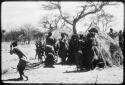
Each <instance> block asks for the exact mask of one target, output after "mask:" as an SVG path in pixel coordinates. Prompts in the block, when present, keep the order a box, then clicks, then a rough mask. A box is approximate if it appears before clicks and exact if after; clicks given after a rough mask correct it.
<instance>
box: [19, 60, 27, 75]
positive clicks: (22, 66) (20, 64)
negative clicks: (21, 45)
mask: <svg viewBox="0 0 125 85" xmlns="http://www.w3.org/2000/svg"><path fill="white" fill-rule="evenodd" d="M25 67H26V61H25V60H22V59H20V60H19V63H18V65H17V70H18V71H19V73H20V74H21V75H23V74H24V73H23V71H24V70H25Z"/></svg>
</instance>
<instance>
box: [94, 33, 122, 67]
mask: <svg viewBox="0 0 125 85" xmlns="http://www.w3.org/2000/svg"><path fill="white" fill-rule="evenodd" d="M95 40H96V41H97V42H98V45H97V49H98V54H96V56H97V57H98V58H102V59H103V62H104V65H105V66H113V65H116V66H119V65H122V64H123V54H122V51H121V48H120V47H119V45H118V44H117V42H116V41H115V40H113V39H112V38H111V37H110V36H108V35H107V34H106V33H104V32H101V31H98V33H96V36H95ZM95 53H96V52H95Z"/></svg>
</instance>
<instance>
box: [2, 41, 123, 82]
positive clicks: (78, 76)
mask: <svg viewBox="0 0 125 85" xmlns="http://www.w3.org/2000/svg"><path fill="white" fill-rule="evenodd" d="M9 45H10V43H5V42H4V43H2V49H1V50H2V51H1V55H2V56H1V58H2V60H1V61H2V63H1V67H2V75H1V78H2V80H3V81H2V82H3V83H82V84H84V83H85V84H86V83H99V84H100V83H105V84H121V83H123V66H120V67H115V66H113V67H112V68H109V67H107V68H105V69H102V70H100V69H94V70H92V71H88V72H76V66H74V65H72V66H69V65H54V67H55V68H44V67H43V65H42V64H41V65H39V66H37V67H36V68H34V69H30V70H25V74H26V75H27V76H28V77H29V80H28V81H25V80H23V81H12V80H11V81H10V80H8V79H14V78H18V77H19V74H18V72H17V70H16V69H15V68H16V66H17V64H18V57H17V56H16V55H10V54H9V49H10V48H9ZM18 47H19V48H20V49H21V50H22V51H23V52H24V54H25V55H26V56H27V57H28V61H29V62H38V60H35V59H34V56H35V45H34V44H33V43H32V44H30V45H19V46H18Z"/></svg>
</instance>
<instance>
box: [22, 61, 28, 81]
mask: <svg viewBox="0 0 125 85" xmlns="http://www.w3.org/2000/svg"><path fill="white" fill-rule="evenodd" d="M25 67H26V61H23V63H22V68H21V74H22V75H23V76H24V77H25V78H26V80H28V77H27V76H26V75H25V74H24V70H25Z"/></svg>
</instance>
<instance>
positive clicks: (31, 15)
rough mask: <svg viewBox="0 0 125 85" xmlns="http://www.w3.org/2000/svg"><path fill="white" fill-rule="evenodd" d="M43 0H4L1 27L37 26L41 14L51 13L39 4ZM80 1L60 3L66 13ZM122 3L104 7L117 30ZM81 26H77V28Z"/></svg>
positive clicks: (120, 22) (119, 23)
mask: <svg viewBox="0 0 125 85" xmlns="http://www.w3.org/2000/svg"><path fill="white" fill-rule="evenodd" d="M44 3H45V2H43V1H42V2H38V1H36V2H35V1H34V2H33V1H27V2H23V1H22V2H21V1H17V2H14V1H10V2H9V1H6V2H3V3H2V13H1V19H2V20H1V21H2V22H1V23H2V28H3V29H6V30H10V27H15V26H20V25H23V24H33V25H34V26H38V22H39V20H40V18H41V17H42V16H45V15H46V14H48V13H49V14H51V13H52V12H51V13H50V11H45V10H43V9H42V8H41V4H44ZM79 4H80V2H64V3H62V5H63V7H62V9H63V11H64V12H68V13H71V14H73V13H75V12H76V11H77V10H75V7H78V5H79ZM123 7H124V6H123V4H122V3H119V5H117V6H110V7H107V8H105V9H106V12H108V13H110V14H113V15H114V16H115V18H114V19H115V24H114V29H115V30H119V29H123V21H124V19H123V17H124V15H123V14H124V12H123V10H124V8H123ZM80 28H82V27H80V26H78V28H77V29H78V30H82V29H80Z"/></svg>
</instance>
